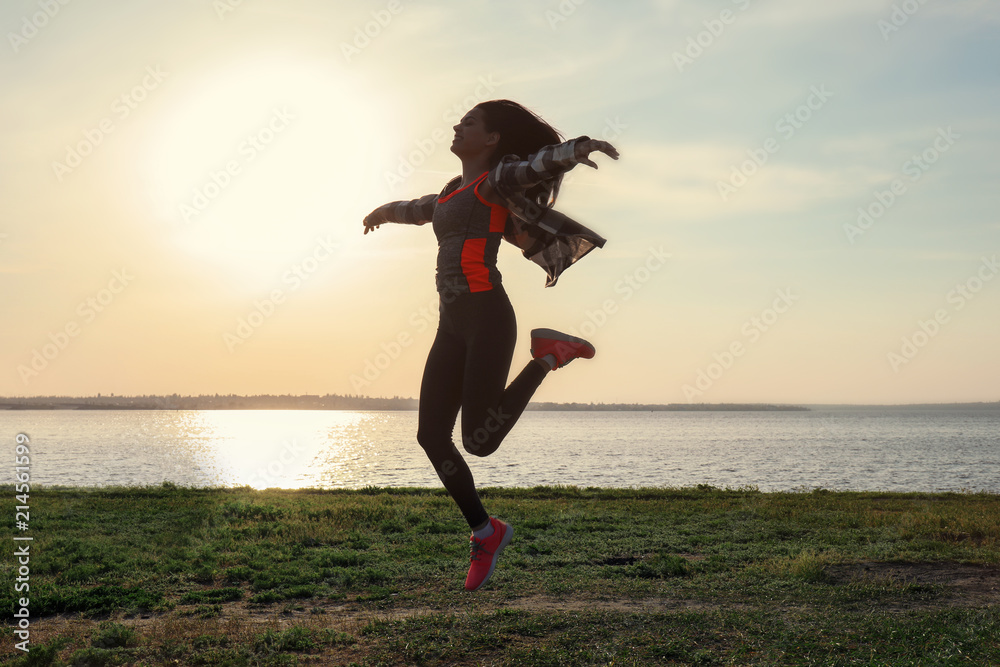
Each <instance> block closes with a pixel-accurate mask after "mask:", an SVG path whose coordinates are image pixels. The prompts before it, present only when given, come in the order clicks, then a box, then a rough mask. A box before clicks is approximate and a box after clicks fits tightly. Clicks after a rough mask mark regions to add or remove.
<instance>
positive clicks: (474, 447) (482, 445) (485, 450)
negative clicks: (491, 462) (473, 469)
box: [462, 429, 500, 457]
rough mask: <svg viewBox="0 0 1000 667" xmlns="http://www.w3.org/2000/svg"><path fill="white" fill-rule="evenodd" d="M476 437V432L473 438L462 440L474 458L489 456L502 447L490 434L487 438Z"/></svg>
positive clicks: (466, 449)
mask: <svg viewBox="0 0 1000 667" xmlns="http://www.w3.org/2000/svg"><path fill="white" fill-rule="evenodd" d="M480 430H483V429H480ZM476 435H477V432H475V431H474V432H473V436H472V437H467V438H462V445H463V446H464V447H465V451H467V452H469V453H470V454H472V455H473V456H480V457H482V456H489V455H490V454H492V453H493V452H495V451H496V450H497V447H499V446H500V441H499V440H494V438H492V437H490V436H489V434H486V436H485V437H483V436H482V435H480V437H478V438H477V437H476Z"/></svg>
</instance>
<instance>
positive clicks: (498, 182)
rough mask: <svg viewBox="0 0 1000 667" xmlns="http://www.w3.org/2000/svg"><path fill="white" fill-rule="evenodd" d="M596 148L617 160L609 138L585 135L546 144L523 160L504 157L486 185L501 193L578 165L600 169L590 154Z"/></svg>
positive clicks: (487, 179) (525, 188)
mask: <svg viewBox="0 0 1000 667" xmlns="http://www.w3.org/2000/svg"><path fill="white" fill-rule="evenodd" d="M595 151H600V152H601V153H604V154H605V155H608V156H609V157H611V158H612V159H615V160H617V159H618V150H617V149H616V148H615V147H614V146H612V145H611V144H609V143H608V142H607V141H601V140H600V139H591V138H590V137H587V136H582V137H577V138H576V139H571V140H569V141H566V142H563V143H561V144H553V145H552V146H545V147H544V148H541V149H539V151H538V152H537V153H535V154H533V155H530V156H528V159H527V160H524V161H518V160H515V159H513V158H512V159H510V160H504V161H502V162H500V164H498V165H497V167H496V168H495V169H494V170H493V171H491V172H490V175H489V176H487V177H486V184H487V186H488V187H489V188H490V189H492V190H495V191H496V192H498V193H500V194H501V195H509V194H512V193H515V192H523V191H525V190H527V189H528V188H530V187H532V186H533V185H536V184H538V183H540V182H542V181H545V180H549V179H552V178H555V177H556V176H558V175H559V174H562V173H564V172H567V171H569V170H570V169H572V168H573V167H575V166H576V165H578V164H585V165H587V166H588V167H593V168H594V169H597V164H596V163H595V162H594V161H593V160H591V159H590V154H591V153H593V152H595Z"/></svg>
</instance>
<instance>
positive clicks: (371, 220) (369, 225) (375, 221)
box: [363, 209, 385, 234]
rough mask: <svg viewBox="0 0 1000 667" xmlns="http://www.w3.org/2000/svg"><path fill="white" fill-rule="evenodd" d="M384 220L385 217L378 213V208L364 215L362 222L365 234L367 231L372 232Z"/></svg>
mask: <svg viewBox="0 0 1000 667" xmlns="http://www.w3.org/2000/svg"><path fill="white" fill-rule="evenodd" d="M384 222H385V218H383V217H382V214H381V213H379V210H378V209H375V210H374V211H372V212H371V213H369V214H368V215H366V216H365V219H364V220H363V223H364V225H365V234H367V233H368V232H374V231H375V230H376V229H378V228H379V226H380V225H381V224H382V223H384Z"/></svg>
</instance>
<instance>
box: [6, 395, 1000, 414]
mask: <svg viewBox="0 0 1000 667" xmlns="http://www.w3.org/2000/svg"><path fill="white" fill-rule="evenodd" d="M417 409H418V402H417V399H415V398H403V397H399V396H394V397H392V398H381V397H379V398H374V397H368V396H342V395H337V394H327V395H325V396H319V395H315V394H306V395H298V396H294V395H256V396H239V395H234V394H230V395H219V394H215V395H199V396H180V395H178V394H173V395H169V396H152V395H150V396H115V395H114V394H111V395H108V396H102V395H100V394H98V395H97V396H84V397H76V396H30V397H0V410H9V411H26V410H88V411H89V410H387V411H413V410H417ZM844 409H850V410H885V409H922V410H955V409H965V410H1000V401H996V402H966V403H901V404H850V403H827V404H798V405H792V404H783V403H554V402H533V403H529V404H528V407H527V411H529V412H543V411H554V412H808V411H812V410H844Z"/></svg>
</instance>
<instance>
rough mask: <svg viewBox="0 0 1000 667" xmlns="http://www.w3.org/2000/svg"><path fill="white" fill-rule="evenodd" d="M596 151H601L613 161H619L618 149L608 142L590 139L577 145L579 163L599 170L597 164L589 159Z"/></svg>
mask: <svg viewBox="0 0 1000 667" xmlns="http://www.w3.org/2000/svg"><path fill="white" fill-rule="evenodd" d="M594 151H600V152H602V153H604V154H605V155H607V156H608V157H610V158H612V159H613V160H617V159H618V149H617V148H615V147H614V146H612V145H611V144H609V143H608V142H606V141H601V140H600V139H588V140H586V141H581V142H580V143H578V144H577V145H576V156H577V162H579V163H580V164H585V165H587V166H588V167H593V168H594V169H597V163H596V162H594V161H593V160H591V159H590V158H589V157H588V156H589V155H590V154H591V153H593V152H594Z"/></svg>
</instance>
